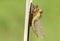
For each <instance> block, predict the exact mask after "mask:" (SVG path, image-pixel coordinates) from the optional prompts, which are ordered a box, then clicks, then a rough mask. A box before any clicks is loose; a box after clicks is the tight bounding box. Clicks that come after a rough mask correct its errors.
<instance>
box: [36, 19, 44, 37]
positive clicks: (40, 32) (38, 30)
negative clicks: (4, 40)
mask: <svg viewBox="0 0 60 41" xmlns="http://www.w3.org/2000/svg"><path fill="white" fill-rule="evenodd" d="M35 27H36V29H37V33H38V35H40V36H41V38H44V32H43V29H42V22H41V19H38V20H36V22H35Z"/></svg>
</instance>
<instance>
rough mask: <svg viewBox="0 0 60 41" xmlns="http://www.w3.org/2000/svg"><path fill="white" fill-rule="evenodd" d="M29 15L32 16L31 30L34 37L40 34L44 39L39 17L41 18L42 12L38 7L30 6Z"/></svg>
mask: <svg viewBox="0 0 60 41" xmlns="http://www.w3.org/2000/svg"><path fill="white" fill-rule="evenodd" d="M31 14H33V18H32V21H31V26H32V30H33V32H34V33H35V35H36V36H38V34H40V36H41V38H44V32H43V30H42V27H41V22H40V20H41V16H42V10H41V9H39V8H38V5H32V6H31Z"/></svg>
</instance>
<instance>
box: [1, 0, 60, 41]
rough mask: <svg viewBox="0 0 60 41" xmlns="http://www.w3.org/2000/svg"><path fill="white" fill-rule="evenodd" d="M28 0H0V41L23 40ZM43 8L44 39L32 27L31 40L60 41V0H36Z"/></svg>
mask: <svg viewBox="0 0 60 41" xmlns="http://www.w3.org/2000/svg"><path fill="white" fill-rule="evenodd" d="M25 1H26V0H0V41H23V35H24V19H25ZM33 3H34V4H38V5H39V8H41V9H42V10H43V16H42V26H43V30H44V32H45V35H46V36H47V37H45V39H44V40H42V39H41V38H40V37H36V36H35V35H34V33H33V31H32V28H31V29H30V41H60V0H34V2H33Z"/></svg>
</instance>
